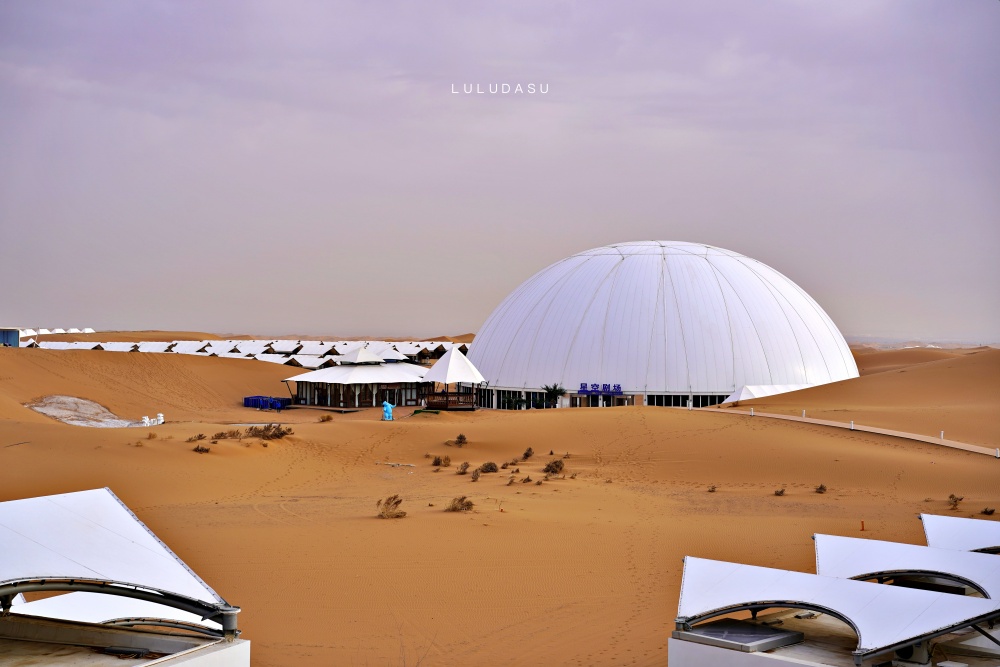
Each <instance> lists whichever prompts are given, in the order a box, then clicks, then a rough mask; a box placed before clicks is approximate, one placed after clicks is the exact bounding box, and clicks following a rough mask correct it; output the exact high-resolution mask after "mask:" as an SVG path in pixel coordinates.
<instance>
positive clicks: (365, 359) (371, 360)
mask: <svg viewBox="0 0 1000 667" xmlns="http://www.w3.org/2000/svg"><path fill="white" fill-rule="evenodd" d="M339 361H340V363H342V364H381V363H382V362H383V361H385V360H384V359H382V357H380V356H378V355H377V354H375V353H374V352H369V351H368V348H366V347H356V348H354V349H353V350H351V351H350V352H347V353H346V354H343V355H340V359H339Z"/></svg>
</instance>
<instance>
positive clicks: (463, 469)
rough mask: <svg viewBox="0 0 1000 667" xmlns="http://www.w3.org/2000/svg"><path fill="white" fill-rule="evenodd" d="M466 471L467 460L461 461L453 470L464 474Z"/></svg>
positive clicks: (467, 466) (467, 468)
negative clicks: (456, 468)
mask: <svg viewBox="0 0 1000 667" xmlns="http://www.w3.org/2000/svg"><path fill="white" fill-rule="evenodd" d="M468 471H469V462H468V461H465V462H463V463H460V464H458V470H456V471H455V472H456V473H457V474H459V475H464V474H465V473H467V472H468Z"/></svg>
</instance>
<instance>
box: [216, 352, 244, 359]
mask: <svg viewBox="0 0 1000 667" xmlns="http://www.w3.org/2000/svg"><path fill="white" fill-rule="evenodd" d="M215 356H217V357H219V358H220V359H249V358H250V357H248V356H247V355H246V353H244V352H222V353H220V354H216V355H215Z"/></svg>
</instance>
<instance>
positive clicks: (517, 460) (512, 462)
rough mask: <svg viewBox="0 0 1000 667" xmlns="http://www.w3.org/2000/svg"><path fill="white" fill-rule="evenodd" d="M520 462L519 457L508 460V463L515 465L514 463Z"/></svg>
mask: <svg viewBox="0 0 1000 667" xmlns="http://www.w3.org/2000/svg"><path fill="white" fill-rule="evenodd" d="M520 462H521V459H511V460H510V464H511V465H512V466H516V465H517V464H518V463H520Z"/></svg>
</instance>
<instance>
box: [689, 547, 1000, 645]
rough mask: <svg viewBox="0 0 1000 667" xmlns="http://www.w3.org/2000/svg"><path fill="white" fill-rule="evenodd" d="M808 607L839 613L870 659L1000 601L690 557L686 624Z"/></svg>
mask: <svg viewBox="0 0 1000 667" xmlns="http://www.w3.org/2000/svg"><path fill="white" fill-rule="evenodd" d="M770 608H802V609H808V610H812V611H816V612H820V613H823V614H828V615H831V616H833V617H835V618H838V619H840V620H841V621H843V622H844V623H846V624H847V625H849V626H850V627H851V628H852V629H853V630H854V632H855V634H856V635H857V637H858V644H857V649H856V650H855V651H854V652H853V654H854V660H855V663H856V664H861V661H862V659H864V658H866V657H870V656H872V655H876V654H881V653H884V652H887V651H892V650H896V649H898V648H902V647H905V646H908V645H911V644H913V643H916V642H919V641H921V640H923V639H928V638H931V637H935V636H939V635H941V634H945V633H947V632H950V631H952V630H955V629H958V628H963V627H967V626H969V625H972V624H975V623H978V622H981V621H987V620H990V619H995V618H1000V602H998V601H996V600H984V599H981V598H973V597H966V596H961V595H951V594H948V593H934V592H930V591H923V590H915V589H911V588H901V587H897V586H882V585H880V584H873V583H866V582H862V581H853V580H851V579H838V578H834V577H825V576H820V575H816V574H805V573H802V572H791V571H787V570H776V569H771V568H766V567H757V566H753V565H739V564H736V563H727V562H723V561H716V560H706V559H702V558H692V557H690V556H688V557H686V558H685V559H684V575H683V580H682V582H681V594H680V604H679V606H678V610H677V621H676V622H677V625H678V629H681V628H685V629H686V628H688V627H690V626H692V625H694V624H696V623H699V622H701V621H705V620H708V619H710V618H714V617H717V616H722V615H725V614H730V613H733V612H737V611H747V610H749V611H752V612H754V613H755V614H756V612H757V611H760V610H763V609H770Z"/></svg>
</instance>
